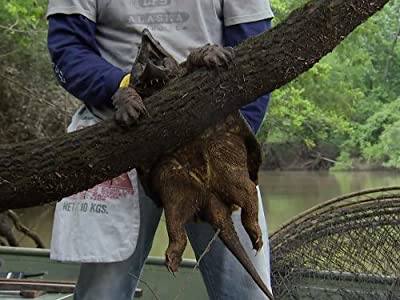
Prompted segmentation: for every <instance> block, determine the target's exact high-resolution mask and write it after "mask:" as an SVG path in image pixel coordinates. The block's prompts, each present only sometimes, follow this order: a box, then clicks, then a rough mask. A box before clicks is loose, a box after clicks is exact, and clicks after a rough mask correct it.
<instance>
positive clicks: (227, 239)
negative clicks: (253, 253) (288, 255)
mask: <svg viewBox="0 0 400 300" xmlns="http://www.w3.org/2000/svg"><path fill="white" fill-rule="evenodd" d="M229 223H230V224H229V225H227V228H225V229H224V230H222V229H221V231H220V233H219V238H220V239H221V240H222V242H223V243H224V244H225V246H226V247H227V248H228V249H229V251H231V252H232V254H233V255H234V256H235V257H236V258H237V260H238V261H239V262H240V264H241V265H242V266H243V267H244V268H245V269H246V271H247V272H248V273H249V275H250V276H251V278H253V280H254V282H255V283H256V284H257V285H258V286H259V288H260V289H261V290H262V291H263V292H264V294H265V295H266V296H267V297H268V298H269V299H270V300H273V299H274V296H273V295H272V293H271V291H270V290H269V289H268V287H267V286H266V285H265V283H264V281H263V280H262V279H261V277H260V275H258V272H257V270H256V268H255V267H254V265H253V263H252V262H251V260H250V258H249V257H248V255H247V253H246V251H245V250H244V248H243V246H242V244H241V243H240V241H239V237H238V235H237V233H236V231H235V229H234V227H233V224H232V223H231V222H229Z"/></svg>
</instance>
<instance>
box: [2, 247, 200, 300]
mask: <svg viewBox="0 0 400 300" xmlns="http://www.w3.org/2000/svg"><path fill="white" fill-rule="evenodd" d="M49 254H50V252H49V250H47V249H34V248H13V247H0V260H1V269H0V272H1V275H2V278H1V279H0V299H1V300H15V299H24V298H33V297H34V298H35V299H38V300H67V299H68V300H71V299H73V297H72V294H73V288H74V286H75V281H76V279H77V277H78V272H79V265H78V264H74V263H60V262H56V261H51V260H50V259H49ZM195 266H196V262H195V261H193V260H184V261H183V262H182V265H181V267H180V270H179V272H178V273H176V274H175V276H173V275H171V273H169V272H168V270H167V269H166V268H165V265H164V259H163V258H157V257H150V258H149V259H148V261H147V262H146V265H145V268H144V271H143V276H142V278H141V280H140V283H139V287H138V289H137V290H136V293H135V299H136V298H137V299H143V300H147V299H177V300H179V299H192V300H204V299H207V298H208V297H207V292H206V289H205V287H204V284H203V280H202V278H201V274H200V272H199V270H198V269H197V268H195ZM21 276H24V278H15V277H21ZM7 277H8V278H7ZM13 277H14V278H13ZM43 292H45V293H43Z"/></svg>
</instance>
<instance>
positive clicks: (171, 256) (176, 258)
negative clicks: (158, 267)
mask: <svg viewBox="0 0 400 300" xmlns="http://www.w3.org/2000/svg"><path fill="white" fill-rule="evenodd" d="M181 262H182V255H180V254H179V253H176V252H174V251H167V253H166V254H165V264H166V265H167V269H168V271H170V272H171V273H175V272H177V271H178V268H179V265H180V264H181Z"/></svg>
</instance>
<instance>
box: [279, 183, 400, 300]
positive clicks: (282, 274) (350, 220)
mask: <svg viewBox="0 0 400 300" xmlns="http://www.w3.org/2000/svg"><path fill="white" fill-rule="evenodd" d="M271 248H272V258H273V260H272V270H273V274H272V278H273V279H272V280H273V290H274V294H275V296H276V298H277V299H335V300H336V299H351V300H355V299H400V187H389V188H381V189H373V190H366V191H362V192H357V193H352V194H348V195H344V196H341V197H338V198H335V199H332V200H330V201H328V202H325V203H323V204H321V205H319V206H316V207H314V208H312V209H310V210H309V211H306V212H305V213H303V214H301V215H299V216H297V217H296V218H295V219H293V220H292V221H290V222H289V223H287V224H285V225H284V226H283V227H282V228H280V229H279V230H278V231H277V232H275V233H274V234H273V235H272V236H271Z"/></svg>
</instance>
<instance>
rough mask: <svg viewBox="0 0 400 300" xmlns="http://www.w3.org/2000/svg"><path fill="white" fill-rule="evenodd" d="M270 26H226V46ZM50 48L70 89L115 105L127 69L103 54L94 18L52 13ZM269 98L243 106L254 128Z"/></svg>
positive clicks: (267, 22) (260, 23)
mask: <svg viewBox="0 0 400 300" xmlns="http://www.w3.org/2000/svg"><path fill="white" fill-rule="evenodd" d="M270 26H271V21H270V20H261V21H257V22H251V23H243V24H238V25H233V26H228V27H225V29H224V46H236V45H237V44H239V43H240V42H241V41H243V40H245V39H246V38H248V37H249V36H252V35H256V34H259V33H261V32H263V31H265V30H267V29H268V28H269V27H270ZM48 48H49V51H50V56H51V59H52V62H53V64H54V71H55V73H56V77H57V79H58V81H59V82H60V84H61V85H62V86H63V87H64V88H65V89H66V90H67V91H68V92H70V93H71V94H72V95H74V96H75V97H77V98H78V99H81V100H82V101H84V102H85V103H87V104H89V105H90V106H101V105H104V104H106V105H108V106H112V102H111V97H112V95H113V94H114V93H115V92H116V90H117V89H118V87H119V84H120V82H121V80H122V78H123V77H124V76H125V75H126V72H124V71H123V70H121V69H119V68H117V67H115V66H114V65H112V64H110V63H108V62H107V61H106V60H105V59H103V58H102V57H101V54H100V51H99V49H98V47H97V44H96V24H95V23H94V22H92V21H90V20H89V19H87V18H86V17H84V16H82V15H78V14H73V15H64V14H55V15H51V16H50V17H49V30H48ZM269 98H270V97H269V95H265V96H263V97H260V98H259V99H257V100H256V101H254V102H252V103H250V104H248V105H246V106H244V107H243V108H242V109H241V112H242V114H243V116H244V117H245V118H246V120H247V121H248V123H249V125H250V127H251V128H252V129H253V131H254V132H257V130H258V128H259V127H260V125H261V123H262V121H263V118H264V115H265V113H266V110H267V107H268V102H269Z"/></svg>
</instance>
